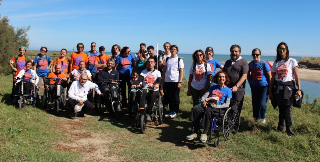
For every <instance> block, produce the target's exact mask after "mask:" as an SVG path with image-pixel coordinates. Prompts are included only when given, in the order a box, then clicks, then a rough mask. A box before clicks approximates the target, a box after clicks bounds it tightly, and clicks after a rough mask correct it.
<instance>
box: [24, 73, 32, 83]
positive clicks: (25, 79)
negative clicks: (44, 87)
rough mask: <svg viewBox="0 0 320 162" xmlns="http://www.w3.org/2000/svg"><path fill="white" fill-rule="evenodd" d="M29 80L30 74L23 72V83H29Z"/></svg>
mask: <svg viewBox="0 0 320 162" xmlns="http://www.w3.org/2000/svg"><path fill="white" fill-rule="evenodd" d="M30 80H31V74H30V73H29V72H25V73H24V74H23V81H25V82H30Z"/></svg>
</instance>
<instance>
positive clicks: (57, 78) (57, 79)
mask: <svg viewBox="0 0 320 162" xmlns="http://www.w3.org/2000/svg"><path fill="white" fill-rule="evenodd" d="M53 80H56V81H57V82H60V81H61V80H62V78H61V77H60V76H58V75H56V76H55V77H53Z"/></svg>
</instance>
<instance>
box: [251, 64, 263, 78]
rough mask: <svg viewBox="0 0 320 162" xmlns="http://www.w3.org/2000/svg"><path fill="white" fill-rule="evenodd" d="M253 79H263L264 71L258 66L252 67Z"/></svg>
mask: <svg viewBox="0 0 320 162" xmlns="http://www.w3.org/2000/svg"><path fill="white" fill-rule="evenodd" d="M252 79H253V80H254V81H259V80H261V79H262V72H261V69H260V68H258V67H254V68H253V69H252Z"/></svg>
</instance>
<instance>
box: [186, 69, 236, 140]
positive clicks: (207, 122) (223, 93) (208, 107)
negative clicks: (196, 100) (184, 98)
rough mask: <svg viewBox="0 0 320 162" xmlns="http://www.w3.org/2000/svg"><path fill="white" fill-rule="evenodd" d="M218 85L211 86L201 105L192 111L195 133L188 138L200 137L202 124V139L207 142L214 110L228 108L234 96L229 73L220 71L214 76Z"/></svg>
mask: <svg viewBox="0 0 320 162" xmlns="http://www.w3.org/2000/svg"><path fill="white" fill-rule="evenodd" d="M213 80H214V82H215V83H217V85H213V86H211V87H210V88H209V89H208V91H207V92H206V93H205V94H204V95H203V96H202V97H201V102H202V105H201V106H194V107H193V108H192V111H191V116H190V120H191V121H192V122H193V128H194V129H193V131H194V132H193V133H192V134H190V135H188V136H187V140H194V139H196V138H197V137H198V132H199V129H200V121H201V120H202V122H201V126H202V127H203V128H204V130H203V132H202V134H201V137H200V141H201V142H207V139H208V137H207V133H208V131H209V130H210V126H211V121H212V119H213V117H214V116H213V115H214V110H215V109H219V108H228V107H229V105H230V100H231V98H232V92H231V89H230V88H229V87H227V84H229V83H230V79H229V77H228V75H227V74H226V73H225V72H223V71H219V72H218V73H217V74H216V75H215V76H214V78H213Z"/></svg>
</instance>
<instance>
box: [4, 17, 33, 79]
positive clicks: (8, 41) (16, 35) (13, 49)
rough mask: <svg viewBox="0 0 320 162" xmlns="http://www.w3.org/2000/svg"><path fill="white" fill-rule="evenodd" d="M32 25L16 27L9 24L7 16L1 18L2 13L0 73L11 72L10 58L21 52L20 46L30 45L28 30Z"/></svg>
mask: <svg viewBox="0 0 320 162" xmlns="http://www.w3.org/2000/svg"><path fill="white" fill-rule="evenodd" d="M29 29H30V27H25V28H24V27H22V28H16V29H15V28H14V27H13V26H11V25H10V24H9V19H8V18H7V17H3V18H1V15H0V60H2V61H3V63H2V64H0V69H1V71H0V73H2V74H10V73H11V72H12V70H11V68H10V66H9V64H8V63H9V60H10V59H11V58H12V57H14V56H15V55H17V54H19V46H26V47H28V46H29V39H28V35H27V31H28V30H29Z"/></svg>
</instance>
